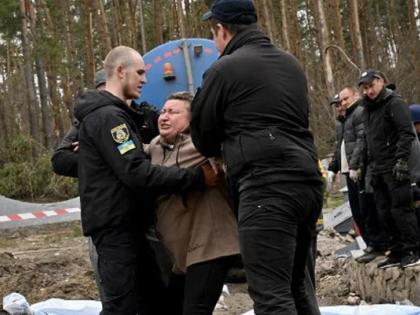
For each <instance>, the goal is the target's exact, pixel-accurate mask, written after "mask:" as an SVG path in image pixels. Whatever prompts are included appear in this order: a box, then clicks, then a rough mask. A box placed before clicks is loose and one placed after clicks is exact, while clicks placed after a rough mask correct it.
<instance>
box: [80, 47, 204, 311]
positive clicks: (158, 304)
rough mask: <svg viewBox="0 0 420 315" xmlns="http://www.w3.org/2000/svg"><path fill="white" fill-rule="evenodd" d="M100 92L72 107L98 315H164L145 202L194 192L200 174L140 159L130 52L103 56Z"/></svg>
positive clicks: (136, 63)
mask: <svg viewBox="0 0 420 315" xmlns="http://www.w3.org/2000/svg"><path fill="white" fill-rule="evenodd" d="M104 68H105V71H106V76H107V81H106V88H105V90H104V91H88V92H87V93H85V94H83V95H82V96H81V97H80V98H79V99H78V104H77V106H76V109H75V116H76V118H77V119H78V120H79V121H80V127H79V145H80V150H79V163H78V176H79V191H80V198H81V208H82V227H83V231H84V234H85V235H87V236H91V237H92V240H93V242H94V244H95V246H96V249H97V252H98V256H99V274H100V278H101V281H102V286H103V289H104V292H105V296H106V298H105V299H104V301H102V306H103V310H102V314H103V315H109V314H113V315H115V314H117V315H118V314H121V315H122V314H124V315H134V314H150V315H151V314H153V315H155V314H168V313H169V310H165V307H166V306H167V305H166V303H165V302H163V303H162V299H164V287H163V284H162V283H161V280H160V274H159V269H158V265H157V263H156V260H155V257H154V254H153V252H152V250H151V248H150V245H149V244H148V242H147V241H146V237H145V232H146V230H147V228H148V227H149V225H150V221H151V215H152V211H153V208H152V207H151V204H150V203H151V202H152V201H153V199H154V198H153V197H152V196H153V195H155V194H164V193H174V192H180V193H182V192H186V191H187V190H191V189H199V188H200V187H202V186H203V184H204V181H205V180H206V181H208V179H209V178H208V177H207V176H206V177H204V175H203V171H204V174H205V175H208V174H210V173H211V171H210V170H209V167H208V168H202V169H200V168H198V169H178V168H164V167H159V166H152V165H151V164H150V162H149V161H148V160H147V159H146V156H145V153H144V151H143V149H142V142H141V139H140V137H139V136H138V134H139V132H138V127H137V125H136V123H135V121H134V119H133V116H132V115H133V111H132V110H131V109H130V108H129V107H128V105H127V100H130V99H134V98H137V97H138V96H139V91H140V90H141V88H142V87H143V85H144V84H145V83H146V76H145V69H144V62H143V59H142V57H141V56H140V54H139V53H138V52H136V51H135V50H134V49H132V48H129V47H125V46H119V47H116V48H114V49H112V50H111V51H110V52H109V54H108V55H107V57H106V59H105V62H104Z"/></svg>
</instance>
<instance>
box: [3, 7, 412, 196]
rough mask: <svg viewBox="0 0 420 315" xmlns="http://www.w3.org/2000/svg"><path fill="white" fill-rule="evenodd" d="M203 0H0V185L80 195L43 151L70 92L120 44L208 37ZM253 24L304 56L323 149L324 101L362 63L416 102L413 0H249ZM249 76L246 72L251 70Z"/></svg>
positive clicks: (66, 113)
mask: <svg viewBox="0 0 420 315" xmlns="http://www.w3.org/2000/svg"><path fill="white" fill-rule="evenodd" d="M211 3H212V1H211V0H209V1H200V0H7V1H6V0H5V1H0V143H1V146H0V195H6V196H9V197H12V198H18V199H25V200H41V199H44V200H52V199H57V198H60V199H62V198H67V197H71V196H75V195H76V194H77V185H76V181H74V180H70V179H67V178H64V177H59V176H56V175H54V174H53V172H52V169H51V164H50V157H51V154H52V150H53V149H54V147H55V146H56V145H57V144H58V143H59V141H60V139H61V138H62V137H63V136H64V135H65V133H66V131H67V129H68V128H69V126H70V124H71V122H72V118H73V106H74V99H75V97H76V96H77V95H78V94H79V93H80V92H81V91H83V90H84V89H85V88H89V87H92V86H93V78H94V73H95V71H96V70H98V69H100V68H101V64H102V61H103V59H104V57H105V56H106V54H107V52H108V51H109V50H110V49H111V48H112V47H115V46H117V45H127V46H131V47H134V48H135V49H137V50H138V51H139V52H140V53H142V54H144V53H145V52H147V51H148V50H150V49H152V48H154V47H156V46H158V45H160V44H162V43H164V42H167V41H169V40H175V39H179V38H186V37H204V38H211V33H210V30H209V26H208V25H206V24H205V23H202V22H201V16H202V14H203V13H204V12H206V11H207V10H208V7H209V6H210V5H211ZM254 3H255V5H256V8H257V13H258V18H259V20H258V23H259V25H260V27H261V29H262V30H263V31H264V32H265V33H266V34H267V35H268V36H269V37H270V38H271V40H272V41H273V43H275V45H277V46H278V47H281V48H283V49H285V50H287V51H289V52H291V53H293V54H294V55H295V56H296V57H297V58H298V59H299V61H300V62H301V64H302V66H303V67H304V69H305V72H306V74H307V77H308V88H309V94H310V105H311V107H310V120H311V129H312V130H313V133H314V136H315V140H316V143H317V146H318V150H319V153H320V157H321V158H323V157H326V156H327V155H328V154H329V153H330V152H332V150H333V147H334V140H335V113H334V109H333V108H332V107H331V106H330V105H329V100H330V99H331V98H332V96H333V95H334V94H336V93H337V92H338V91H339V90H340V89H341V88H342V87H344V86H348V85H354V84H355V82H356V80H357V77H358V76H359V74H360V71H363V70H364V69H366V68H377V69H380V70H382V71H383V72H384V73H385V74H386V75H387V77H388V79H389V81H390V82H393V83H395V84H396V86H397V91H398V92H399V93H400V94H401V95H402V96H403V97H404V98H405V100H406V102H407V103H408V104H412V103H416V102H420V15H419V7H420V0H387V1H383V0H328V1H322V0H254ZM249 76H250V77H249V79H250V80H252V73H250V74H249Z"/></svg>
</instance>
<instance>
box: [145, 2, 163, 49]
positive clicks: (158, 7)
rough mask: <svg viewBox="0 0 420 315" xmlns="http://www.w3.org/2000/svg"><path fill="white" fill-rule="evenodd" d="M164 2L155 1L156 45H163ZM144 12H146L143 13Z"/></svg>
mask: <svg viewBox="0 0 420 315" xmlns="http://www.w3.org/2000/svg"><path fill="white" fill-rule="evenodd" d="M162 11H163V10H162V2H161V0H153V17H154V18H153V21H154V22H155V23H154V28H153V29H154V31H155V43H156V45H160V44H163V32H162V25H163V16H162ZM143 12H144V11H143Z"/></svg>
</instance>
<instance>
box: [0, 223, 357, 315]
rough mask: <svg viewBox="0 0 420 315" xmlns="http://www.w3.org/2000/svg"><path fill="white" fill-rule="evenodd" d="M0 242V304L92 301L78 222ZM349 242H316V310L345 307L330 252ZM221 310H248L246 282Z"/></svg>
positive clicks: (231, 314)
mask: <svg viewBox="0 0 420 315" xmlns="http://www.w3.org/2000/svg"><path fill="white" fill-rule="evenodd" d="M0 233H1V237H0V302H1V301H2V297H3V296H5V295H7V294H9V293H11V292H19V293H21V294H23V295H24V296H25V297H26V298H27V300H28V302H29V303H30V304H33V303H36V302H40V301H44V300H47V299H49V298H53V297H54V298H63V299H82V300H86V299H97V298H98V293H97V290H96V286H95V281H94V277H93V272H92V270H91V266H90V261H89V257H88V254H87V243H86V239H85V238H84V237H83V236H82V235H81V229H80V222H73V223H60V224H52V225H44V226H38V227H32V228H20V229H15V230H2V231H1V232H0ZM349 241H351V238H350V237H347V238H346V237H342V236H340V235H337V234H336V233H334V232H332V231H323V232H321V234H320V236H319V239H318V260H317V294H318V300H319V303H320V305H336V304H346V301H347V297H348V295H349V293H350V292H349V290H348V284H347V283H346V282H345V281H344V280H343V279H344V277H343V276H342V274H341V273H342V272H343V269H344V268H343V265H344V264H345V261H344V260H342V259H341V260H340V259H336V258H335V256H334V251H335V250H336V249H338V248H341V247H343V246H344V245H346V244H348V242H349ZM228 288H229V291H230V294H229V295H228V296H226V297H225V298H224V302H225V304H226V306H227V307H226V308H225V309H219V310H216V311H215V312H214V314H217V315H238V314H242V313H244V312H246V311H248V310H250V309H251V308H252V301H251V300H250V298H249V296H248V294H247V285H246V283H239V284H238V283H235V284H234V283H231V284H228ZM0 309H1V308H0Z"/></svg>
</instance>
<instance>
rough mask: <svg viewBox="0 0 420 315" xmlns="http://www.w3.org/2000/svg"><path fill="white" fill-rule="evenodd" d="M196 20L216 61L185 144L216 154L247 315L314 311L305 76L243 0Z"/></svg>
mask: <svg viewBox="0 0 420 315" xmlns="http://www.w3.org/2000/svg"><path fill="white" fill-rule="evenodd" d="M203 20H208V21H209V22H210V25H211V31H212V33H213V39H214V42H215V45H216V47H217V49H218V51H219V52H220V53H221V56H220V58H219V60H218V61H216V62H215V63H214V64H213V65H212V66H211V68H210V69H209V70H208V71H207V72H206V73H205V75H204V81H203V84H202V87H201V90H199V91H198V92H197V94H196V96H195V98H194V101H193V104H192V111H193V115H192V121H191V127H192V138H193V141H194V144H195V146H196V147H197V149H198V150H199V151H200V152H201V153H202V154H203V155H206V156H218V155H220V154H222V155H223V157H224V161H225V163H226V170H227V175H228V179H229V182H230V185H231V187H232V193H233V195H234V197H233V198H234V203H235V204H236V205H237V206H238V224H239V235H240V247H241V255H242V258H243V262H244V267H245V271H246V275H247V280H248V286H249V293H250V295H251V298H252V299H253V300H254V310H255V314H257V315H258V314H276V315H280V314H288V315H291V314H305V315H312V314H319V309H318V305H317V302H316V299H315V295H314V290H310V289H308V288H307V287H305V266H306V261H307V258H308V252H309V248H310V243H311V239H312V238H313V236H314V234H315V224H316V221H317V218H318V216H319V214H320V211H321V208H322V182H321V176H320V172H319V170H318V166H317V154H316V150H315V146H314V142H313V137H312V134H311V132H310V131H309V127H308V107H309V106H308V98H307V82H306V77H305V74H304V73H303V70H302V67H301V66H300V64H299V63H298V61H297V60H296V59H295V58H294V57H293V56H292V55H290V54H289V53H286V52H285V51H282V50H280V49H277V48H276V47H274V46H273V45H272V44H271V43H270V40H269V39H268V38H267V37H266V36H265V35H264V34H263V33H261V32H260V31H259V30H258V28H257V25H256V22H257V16H256V13H255V8H254V5H253V2H252V1H251V0H217V1H215V2H214V3H213V5H212V7H211V10H210V11H209V12H207V13H206V14H205V15H204V16H203Z"/></svg>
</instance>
